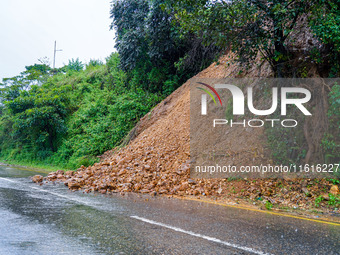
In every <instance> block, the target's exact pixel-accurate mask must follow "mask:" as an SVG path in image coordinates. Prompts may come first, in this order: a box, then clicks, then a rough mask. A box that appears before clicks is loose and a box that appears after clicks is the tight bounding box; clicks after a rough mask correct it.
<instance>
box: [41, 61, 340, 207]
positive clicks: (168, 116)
mask: <svg viewBox="0 0 340 255" xmlns="http://www.w3.org/2000/svg"><path fill="white" fill-rule="evenodd" d="M219 63H220V64H219V65H217V64H216V63H214V64H212V65H211V66H210V67H208V68H207V69H205V70H204V71H202V72H201V73H199V74H198V75H197V77H200V78H210V77H214V78H224V77H240V76H241V75H240V70H241V69H243V70H244V68H242V67H240V66H239V65H238V64H237V63H236V62H234V61H233V54H229V55H227V56H224V57H222V58H221V59H220V60H219ZM256 63H260V64H258V65H254V66H253V68H251V69H249V70H247V71H246V72H243V73H242V76H247V77H270V76H272V73H271V71H270V68H269V66H268V64H266V63H264V62H261V61H260V60H259V59H258V61H257V62H256ZM189 103H190V91H189V82H187V83H185V84H184V85H183V86H181V87H180V88H179V89H177V90H176V91H175V92H174V93H173V94H171V95H170V96H169V97H168V98H166V99H165V100H164V101H162V102H161V103H160V104H159V105H157V106H156V107H155V108H154V109H153V110H152V111H151V112H150V113H148V114H147V115H146V116H144V117H143V118H142V119H141V121H140V123H139V124H138V125H137V126H136V128H135V129H134V130H133V131H132V132H131V133H130V136H129V137H128V139H127V141H130V140H131V141H130V143H129V144H128V145H127V146H126V147H124V148H122V149H120V150H118V151H115V150H112V151H109V152H107V153H105V154H104V155H103V156H102V159H101V162H100V163H97V164H95V165H94V166H90V167H88V168H85V167H82V168H80V169H78V170H77V171H76V172H75V173H73V172H67V173H65V174H63V173H62V172H60V171H59V172H57V173H51V174H50V175H49V176H48V177H47V180H49V181H56V180H61V181H64V182H65V185H67V186H68V187H69V188H70V189H84V190H85V192H90V191H99V192H101V193H110V192H138V193H149V194H152V195H156V194H166V195H179V196H196V197H200V196H207V197H209V198H212V199H218V200H220V201H227V200H229V201H230V199H231V200H232V201H234V202H238V200H240V199H241V200H243V202H246V201H251V203H253V202H254V201H255V202H256V203H258V204H259V205H260V206H261V205H262V206H263V205H264V204H265V203H267V202H270V204H274V205H278V207H280V206H281V207H282V206H290V207H300V208H308V207H313V205H314V199H315V197H316V196H319V195H320V192H319V191H320V190H322V189H324V190H329V189H330V188H331V187H332V185H331V184H330V183H329V182H327V181H325V180H322V181H318V182H315V183H314V181H313V180H304V181H301V180H289V181H287V180H255V181H249V180H226V179H224V180H212V179H206V180H203V179H195V180H193V179H190V177H189V166H190V135H189V131H190V105H189ZM262 134H263V129H261V128H258V129H256V131H255V132H253V131H252V132H247V131H244V129H242V130H240V129H233V131H232V132H230V133H229V134H228V135H229V136H230V137H237V139H231V143H230V148H233V151H232V152H231V153H235V155H238V157H236V158H235V162H234V163H235V164H236V165H240V164H244V165H247V164H254V162H256V161H259V162H270V158H269V156H268V155H269V153H268V151H267V149H266V143H265V140H264V139H263V136H262ZM226 139H228V137H226ZM289 187H290V188H289ZM333 189H334V187H333ZM313 197H314V198H313ZM249 199H250V200H249ZM325 199H326V198H325Z"/></svg>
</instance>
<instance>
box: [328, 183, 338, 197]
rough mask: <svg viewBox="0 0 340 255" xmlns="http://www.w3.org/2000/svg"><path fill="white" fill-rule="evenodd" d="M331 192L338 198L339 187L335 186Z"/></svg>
mask: <svg viewBox="0 0 340 255" xmlns="http://www.w3.org/2000/svg"><path fill="white" fill-rule="evenodd" d="M329 192H330V193H331V194H332V195H334V196H336V195H338V194H339V187H338V186H337V185H333V186H332V187H331V189H330V190H329Z"/></svg>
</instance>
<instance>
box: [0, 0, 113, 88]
mask: <svg viewBox="0 0 340 255" xmlns="http://www.w3.org/2000/svg"><path fill="white" fill-rule="evenodd" d="M110 3H111V0H0V82H1V80H2V78H8V77H13V76H15V75H18V74H19V73H20V72H22V71H24V70H25V66H27V65H33V64H35V63H39V62H38V59H39V58H43V57H45V56H46V57H48V58H49V60H50V65H51V66H52V65H53V50H54V41H55V40H56V41H57V48H58V49H62V50H63V51H60V52H57V56H56V67H61V66H63V65H64V64H67V63H68V60H69V59H71V58H74V59H76V58H79V59H80V60H81V61H83V62H88V61H89V60H90V59H101V60H103V61H104V60H105V58H106V57H107V56H109V55H110V54H111V52H113V51H114V48H113V47H114V40H113V38H114V31H110V29H109V26H110V24H111V20H110V18H109V16H110V14H109V12H110Z"/></svg>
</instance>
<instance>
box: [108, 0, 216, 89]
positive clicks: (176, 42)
mask: <svg viewBox="0 0 340 255" xmlns="http://www.w3.org/2000/svg"><path fill="white" fill-rule="evenodd" d="M165 6H166V1H165V0H116V1H114V3H113V5H112V9H111V18H113V22H112V25H111V28H114V29H115V31H116V37H115V39H116V45H115V47H116V48H117V51H118V53H119V55H120V58H121V63H120V65H121V67H122V68H123V70H125V71H128V73H129V74H130V80H131V81H132V82H131V83H132V84H134V86H136V85H137V86H140V87H142V88H144V89H146V90H149V91H151V92H159V91H162V90H163V91H169V92H172V90H173V89H174V87H173V85H174V84H175V83H180V82H183V81H184V80H186V79H188V78H189V77H190V76H192V75H194V74H196V73H197V72H199V71H200V70H201V69H203V68H204V67H206V66H207V65H208V64H210V63H211V61H212V59H213V58H214V56H215V54H216V52H217V51H218V49H217V48H216V47H211V45H209V46H208V47H207V46H205V45H203V44H202V40H201V39H200V38H198V37H196V36H195V35H194V34H190V35H189V34H188V35H184V36H183V35H182V34H181V32H180V26H179V23H178V22H177V21H176V19H175V13H174V12H171V11H168V10H167V9H166V8H165ZM169 88H170V89H169Z"/></svg>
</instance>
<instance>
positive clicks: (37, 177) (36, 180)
mask: <svg viewBox="0 0 340 255" xmlns="http://www.w3.org/2000/svg"><path fill="white" fill-rule="evenodd" d="M43 180H44V177H43V176H41V175H34V176H33V177H32V181H33V182H35V183H40V182H42V181H43Z"/></svg>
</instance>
